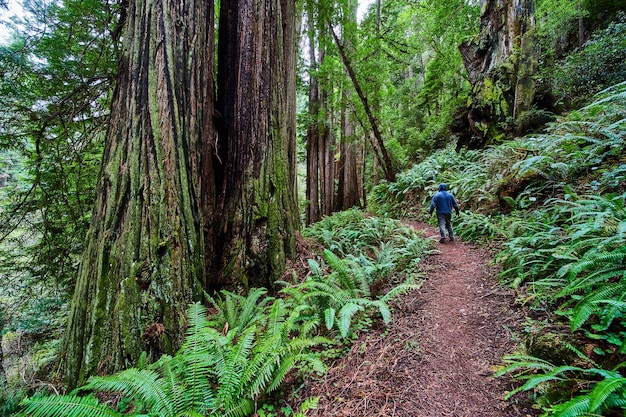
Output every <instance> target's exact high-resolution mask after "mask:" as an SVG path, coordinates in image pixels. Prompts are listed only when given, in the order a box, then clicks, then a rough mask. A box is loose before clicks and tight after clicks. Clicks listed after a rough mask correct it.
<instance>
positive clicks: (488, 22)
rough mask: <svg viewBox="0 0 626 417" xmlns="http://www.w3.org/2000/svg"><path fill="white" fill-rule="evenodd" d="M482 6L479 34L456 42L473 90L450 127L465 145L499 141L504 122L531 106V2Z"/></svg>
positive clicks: (484, 2) (487, 0)
mask: <svg viewBox="0 0 626 417" xmlns="http://www.w3.org/2000/svg"><path fill="white" fill-rule="evenodd" d="M481 8H482V10H483V13H482V15H481V23H480V27H481V31H480V34H479V35H478V36H477V37H476V38H475V39H473V40H470V41H467V42H464V43H463V44H462V45H460V46H459V50H460V52H461V55H462V56H463V61H464V63H465V67H466V69H467V72H468V74H469V78H470V81H471V82H472V91H471V93H470V98H469V100H468V101H469V102H470V105H469V106H468V108H467V109H465V111H463V112H461V114H460V117H459V120H457V122H456V128H455V130H456V133H458V134H459V135H460V141H459V145H462V146H468V147H470V148H478V147H482V146H484V145H486V144H490V143H493V142H494V141H496V140H498V139H499V138H501V137H502V136H503V135H504V134H505V133H507V132H508V131H510V129H511V126H507V125H506V123H507V120H510V119H511V118H512V119H515V118H516V117H517V116H519V115H520V114H521V113H522V112H524V111H526V110H528V109H530V107H531V105H532V102H533V98H534V94H535V82H534V80H533V76H534V75H535V73H536V70H537V56H536V51H535V17H534V13H535V11H534V2H533V0H481Z"/></svg>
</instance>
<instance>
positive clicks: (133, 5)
mask: <svg viewBox="0 0 626 417" xmlns="http://www.w3.org/2000/svg"><path fill="white" fill-rule="evenodd" d="M212 4H213V2H212V1H205V0H189V1H185V2H179V1H172V0H159V1H154V0H145V1H130V2H129V3H128V6H127V7H128V10H127V13H126V15H127V21H126V22H125V34H124V45H123V47H124V53H123V57H122V61H121V64H120V71H119V79H118V83H117V87H116V90H115V93H114V99H113V103H112V108H111V115H110V127H109V129H108V132H107V137H106V144H105V152H104V156H103V166H102V170H101V173H100V177H99V182H98V185H97V196H96V202H95V207H94V209H93V212H92V221H91V226H90V230H89V232H88V235H87V242H86V249H85V252H84V254H83V258H82V261H81V265H80V269H79V275H78V278H77V282H76V289H75V294H74V299H73V302H72V307H71V314H70V318H69V326H68V332H67V334H66V343H65V348H66V361H65V374H66V381H67V382H68V384H69V386H74V385H76V384H80V383H81V382H83V381H84V380H85V379H86V377H88V376H89V375H93V374H101V373H107V372H111V371H114V370H119V369H121V368H124V367H127V366H129V365H134V364H135V363H136V360H137V359H138V358H139V355H140V354H141V352H142V351H148V352H149V353H150V354H152V355H154V356H157V355H159V354H160V353H161V352H162V351H165V352H173V351H175V349H177V348H178V346H180V344H181V341H182V338H183V335H184V332H185V322H184V313H185V309H186V307H187V304H188V303H189V302H191V301H193V300H195V299H197V298H198V297H199V296H200V295H201V294H202V289H203V288H204V286H205V283H204V263H203V255H204V237H203V219H202V208H201V200H202V198H201V194H204V195H205V197H206V196H210V194H211V193H212V192H213V190H212V189H211V188H212V187H211V186H210V182H208V181H206V182H203V181H204V180H201V178H200V173H201V172H204V173H209V172H210V167H207V165H210V161H206V160H203V153H202V152H203V150H204V151H206V150H207V149H210V146H211V144H212V143H213V137H214V135H213V131H212V127H211V123H209V121H210V120H211V115H212V114H213V107H212V103H213V102H214V99H213V90H212V85H213V81H212V69H213V52H212V47H211V45H212V43H213V39H212V36H213V35H212V28H213V6H212ZM207 180H210V179H207Z"/></svg>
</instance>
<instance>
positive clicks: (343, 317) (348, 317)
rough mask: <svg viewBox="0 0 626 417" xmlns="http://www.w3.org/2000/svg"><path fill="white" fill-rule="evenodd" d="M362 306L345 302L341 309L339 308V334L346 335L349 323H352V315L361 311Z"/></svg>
mask: <svg viewBox="0 0 626 417" xmlns="http://www.w3.org/2000/svg"><path fill="white" fill-rule="evenodd" d="M362 310H363V307H362V306H360V305H359V304H356V303H347V304H345V305H344V306H343V307H341V310H339V314H338V316H339V332H340V333H341V336H343V337H346V336H348V332H349V331H350V324H351V323H352V316H354V315H355V314H356V313H357V312H359V311H362Z"/></svg>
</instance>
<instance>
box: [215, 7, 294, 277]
mask: <svg viewBox="0 0 626 417" xmlns="http://www.w3.org/2000/svg"><path fill="white" fill-rule="evenodd" d="M287 3H289V2H288V1H284V2H283V3H282V4H281V1H280V0H264V1H259V0H223V1H222V3H221V5H220V8H221V12H220V38H219V39H220V47H219V52H218V54H219V59H218V63H219V67H218V92H219V97H218V102H217V106H218V111H219V114H220V115H221V120H220V123H219V128H218V134H219V142H220V147H223V149H222V154H223V155H224V161H225V165H224V182H223V187H222V189H221V193H220V196H219V198H218V211H217V212H216V213H215V215H216V216H215V217H216V218H217V217H218V214H219V213H222V215H221V216H220V217H219V220H218V221H217V230H219V239H218V240H217V241H216V242H215V245H216V247H217V250H218V255H219V257H218V259H219V262H220V265H219V268H218V271H219V274H218V276H217V282H218V283H219V284H220V285H227V286H230V285H232V284H234V283H236V282H242V283H243V284H244V286H246V287H253V286H255V287H258V286H263V287H270V286H271V285H272V284H273V282H274V280H275V279H277V278H279V277H280V276H282V273H283V270H284V265H285V258H286V257H293V256H294V255H295V231H296V230H297V228H298V224H297V219H298V214H297V212H298V211H297V203H296V198H295V193H294V187H293V185H294V184H295V180H294V179H293V178H291V177H290V175H291V173H292V172H295V166H294V161H293V160H292V158H293V156H294V154H293V149H294V148H293V146H294V145H293V143H292V141H294V140H295V136H293V134H294V133H295V129H294V125H293V122H292V120H288V118H289V117H293V115H294V113H293V112H290V111H289V109H288V106H289V105H291V104H293V102H294V101H295V96H293V94H294V93H295V89H294V88H293V85H294V84H295V79H294V78H293V77H294V76H295V67H293V64H294V63H295V58H294V54H295V45H291V44H285V39H289V38H290V36H291V34H292V32H293V30H294V25H295V15H293V13H292V11H293V5H292V4H291V3H289V7H288V10H286V11H283V8H282V7H283V5H287ZM290 13H291V14H290ZM292 73H293V74H294V75H291V74H292ZM287 74H289V76H288V77H287V78H286V76H287ZM290 135H291V136H290Z"/></svg>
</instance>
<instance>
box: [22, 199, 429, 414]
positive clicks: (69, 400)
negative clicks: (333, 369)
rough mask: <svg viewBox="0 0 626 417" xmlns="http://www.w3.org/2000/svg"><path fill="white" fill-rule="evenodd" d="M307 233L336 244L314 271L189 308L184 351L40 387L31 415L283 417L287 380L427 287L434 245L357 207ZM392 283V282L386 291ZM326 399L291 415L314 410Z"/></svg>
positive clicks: (316, 369) (320, 363)
mask: <svg viewBox="0 0 626 417" xmlns="http://www.w3.org/2000/svg"><path fill="white" fill-rule="evenodd" d="M304 234H305V235H306V236H309V237H310V238H311V239H316V240H318V241H319V242H320V243H322V244H323V245H324V246H325V248H326V249H324V250H323V253H320V254H319V255H318V256H317V257H316V259H309V260H308V263H309V272H308V274H307V275H306V276H294V279H293V280H292V281H290V282H280V283H278V284H279V285H280V286H281V288H282V289H281V290H280V291H279V292H278V293H277V294H274V295H270V294H268V291H267V290H266V289H263V288H258V289H253V290H251V291H250V292H249V293H248V295H246V296H242V295H239V294H235V293H232V292H228V291H222V292H221V293H219V294H215V295H214V296H212V297H209V299H210V304H211V308H210V309H207V308H206V307H203V306H201V305H200V304H193V305H191V306H190V307H189V311H188V312H187V319H188V323H189V325H188V330H187V337H186V341H185V343H184V345H183V346H182V347H181V349H180V350H179V351H178V352H177V353H176V355H174V356H168V355H164V356H162V357H161V358H160V359H159V360H158V361H157V362H155V363H152V364H146V363H143V361H142V363H139V364H138V365H137V366H136V367H135V368H131V369H127V370H125V371H122V372H120V373H117V374H114V375H110V376H104V377H93V378H91V379H90V381H89V383H88V384H87V385H86V386H83V387H80V388H78V389H77V390H75V391H73V392H72V393H70V394H68V395H36V396H33V397H32V398H30V399H27V400H25V401H24V402H23V409H22V410H21V412H20V415H24V416H86V415H89V416H94V417H95V416H132V415H136V416H139V415H155V416H156V415H158V416H201V415H212V416H249V415H253V414H255V413H256V415H259V416H266V417H268V416H275V415H278V411H277V410H279V406H278V405H277V404H276V403H275V402H274V398H275V397H274V395H275V393H277V392H278V393H279V394H278V395H277V396H278V397H280V396H282V395H292V394H289V393H287V394H284V393H280V389H281V383H282V382H283V381H284V379H285V378H286V377H287V375H288V374H289V375H290V378H296V379H302V378H306V377H309V376H311V374H313V373H318V374H322V373H324V371H325V361H326V360H327V359H328V358H331V357H333V356H335V355H337V352H338V351H341V350H342V346H347V345H349V343H350V341H351V340H352V339H353V338H354V337H355V335H356V334H357V333H358V332H360V331H365V330H367V329H368V328H369V326H370V325H371V323H372V322H373V321H374V320H378V319H382V320H383V321H384V322H387V323H388V322H389V321H390V320H391V311H390V306H389V302H390V300H392V299H393V298H394V297H395V296H397V295H399V294H402V293H404V292H406V291H409V290H411V289H414V288H417V287H418V284H416V279H417V275H416V268H415V267H416V265H417V263H418V262H419V259H420V258H421V257H422V256H423V255H424V254H425V253H427V252H428V251H429V250H431V245H432V243H431V242H430V241H428V240H425V239H423V238H421V237H420V236H418V235H417V234H416V233H415V232H414V231H413V230H412V229H410V228H407V227H405V226H403V225H402V224H401V223H399V222H397V221H394V220H390V219H385V218H377V217H371V216H366V215H365V214H364V213H362V212H361V211H358V210H349V211H347V212H343V213H339V214H337V215H335V216H332V217H328V218H325V219H324V220H322V221H321V222H319V223H318V224H316V225H314V226H312V227H311V228H309V229H307V230H306V231H305V232H304ZM388 288H391V289H390V290H386V289H388ZM315 406H316V399H315V398H311V399H309V400H308V401H305V402H304V404H303V406H302V409H301V410H291V409H289V410H281V411H280V413H282V415H291V416H304V413H305V412H306V410H307V409H309V408H314V407H315Z"/></svg>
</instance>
